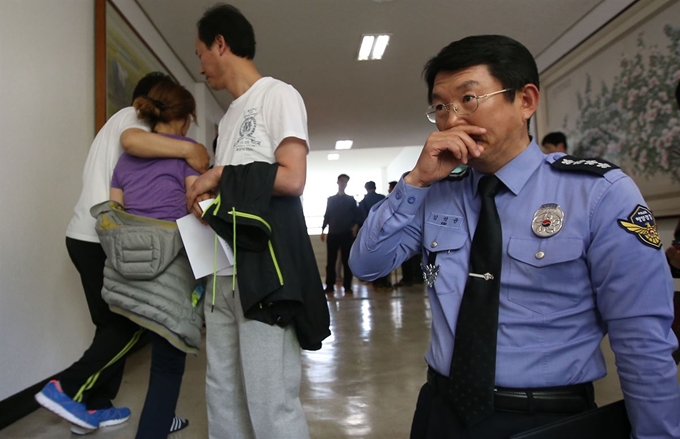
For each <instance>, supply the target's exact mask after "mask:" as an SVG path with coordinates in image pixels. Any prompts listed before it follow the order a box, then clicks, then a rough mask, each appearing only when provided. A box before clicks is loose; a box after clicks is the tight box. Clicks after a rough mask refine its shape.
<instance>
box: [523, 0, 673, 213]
mask: <svg viewBox="0 0 680 439" xmlns="http://www.w3.org/2000/svg"><path fill="white" fill-rule="evenodd" d="M679 82H680V1H678V0H657V1H639V2H636V3H634V4H633V5H632V6H631V7H630V8H628V9H627V10H626V11H624V12H623V13H622V14H621V15H619V16H618V17H616V18H615V19H614V20H612V22H610V23H609V24H607V25H606V26H605V27H603V28H602V29H601V30H600V31H598V32H597V33H596V34H595V35H593V36H592V37H591V38H589V39H588V40H586V42H584V43H582V44H581V45H580V46H579V47H577V48H576V49H575V50H574V51H573V52H571V53H570V54H568V55H567V56H566V57H564V58H563V59H561V60H560V61H558V62H557V63H555V64H554V65H553V66H551V67H550V68H549V69H547V70H546V71H545V72H544V73H543V74H542V75H541V102H540V107H539V111H538V114H537V119H536V120H537V129H538V137H539V141H540V139H541V138H542V136H544V135H545V134H547V133H548V132H551V131H562V132H564V133H565V134H566V135H567V139H568V144H569V154H571V155H574V156H577V157H584V158H588V157H601V158H604V159H606V160H609V161H611V162H613V163H615V164H617V165H619V166H620V167H621V168H622V169H623V170H624V171H625V172H626V173H627V174H628V175H630V176H631V177H632V178H633V179H634V180H635V182H636V184H637V185H638V187H639V188H640V190H641V191H642V195H643V196H644V198H645V200H646V202H647V203H648V205H649V207H650V208H651V209H652V211H653V212H654V214H655V215H656V216H657V217H666V216H675V215H678V214H680V109H678V105H677V103H676V102H675V96H674V93H675V89H676V87H677V86H678V83H679Z"/></svg>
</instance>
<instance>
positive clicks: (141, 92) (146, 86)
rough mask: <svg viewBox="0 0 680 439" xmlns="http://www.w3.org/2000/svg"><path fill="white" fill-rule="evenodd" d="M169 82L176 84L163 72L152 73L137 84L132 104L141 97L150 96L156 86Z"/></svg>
mask: <svg viewBox="0 0 680 439" xmlns="http://www.w3.org/2000/svg"><path fill="white" fill-rule="evenodd" d="M162 82H169V83H171V84H175V81H173V79H172V78H171V77H170V76H168V75H166V74H165V73H163V72H151V73H147V74H146V75H145V76H144V77H143V78H142V79H140V80H139V82H137V85H136V86H135V89H134V91H133V92H132V102H134V101H135V99H137V98H138V97H140V96H146V95H148V94H149V92H150V91H151V89H152V88H154V86H156V85H158V84H160V83H162Z"/></svg>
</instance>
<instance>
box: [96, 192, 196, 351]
mask: <svg viewBox="0 0 680 439" xmlns="http://www.w3.org/2000/svg"><path fill="white" fill-rule="evenodd" d="M90 213H91V214H92V216H93V217H95V218H96V219H97V223H96V230H97V234H98V235H99V240H100V241H101V244H102V247H103V249H104V252H105V253H106V256H107V259H106V265H105V267H104V288H103V289H102V297H103V298H104V300H105V301H106V303H108V304H109V307H110V308H111V311H113V312H115V313H118V314H122V315H124V316H126V317H128V318H129V319H130V320H132V321H134V322H135V323H137V324H139V325H140V326H142V327H144V328H147V329H149V330H151V331H154V332H156V333H157V334H159V335H160V336H162V337H164V338H165V339H166V340H168V341H169V342H170V343H171V344H172V345H174V346H175V347H176V348H178V349H180V350H182V351H184V352H187V353H194V354H195V353H197V352H198V350H199V348H200V345H201V328H202V326H203V305H202V303H199V300H200V298H197V297H196V294H192V293H193V292H194V290H195V288H196V287H197V285H198V281H196V280H195V279H194V276H193V273H192V271H191V266H190V265H189V260H188V259H187V256H186V253H185V252H184V246H183V244H182V239H181V237H180V235H179V231H178V229H177V224H176V223H175V222H172V221H162V220H156V219H152V218H146V217H142V216H137V215H132V214H129V213H127V212H125V210H124V209H123V207H122V206H121V205H120V204H118V203H116V202H115V201H106V202H104V203H101V204H98V205H96V206H94V207H93V208H92V209H91V210H90Z"/></svg>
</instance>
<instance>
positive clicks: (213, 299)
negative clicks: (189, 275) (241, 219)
mask: <svg viewBox="0 0 680 439" xmlns="http://www.w3.org/2000/svg"><path fill="white" fill-rule="evenodd" d="M218 245H219V242H218V241H217V233H215V254H214V255H213V281H212V306H211V307H210V312H213V310H214V309H215V283H216V282H217V246H218Z"/></svg>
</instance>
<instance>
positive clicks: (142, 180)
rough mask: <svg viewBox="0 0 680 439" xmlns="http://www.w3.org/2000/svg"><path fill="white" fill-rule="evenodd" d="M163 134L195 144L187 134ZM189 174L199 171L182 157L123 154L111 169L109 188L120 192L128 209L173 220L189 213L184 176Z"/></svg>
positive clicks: (130, 211)
mask: <svg viewBox="0 0 680 439" xmlns="http://www.w3.org/2000/svg"><path fill="white" fill-rule="evenodd" d="M163 135H164V136H166V137H171V138H173V139H180V140H188V141H191V142H194V143H195V141H194V140H192V139H189V138H188V137H182V136H176V135H171V134H163ZM191 175H200V174H199V173H198V172H197V171H195V170H194V169H192V168H191V167H190V166H189V165H187V163H186V162H185V161H184V160H182V159H170V158H168V159H144V158H139V157H135V156H132V155H130V154H128V153H123V154H122V155H121V156H120V158H119V159H118V163H117V164H116V168H115V169H114V170H113V178H112V179H111V187H114V188H118V189H121V190H122V191H123V198H124V200H125V210H126V211H127V212H129V213H132V214H134V215H140V216H145V217H148V218H155V219H161V220H166V221H175V220H176V219H177V218H181V217H183V216H185V215H186V214H187V213H189V212H188V211H187V206H186V200H185V193H186V188H185V187H184V179H185V178H186V177H189V176H191Z"/></svg>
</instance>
